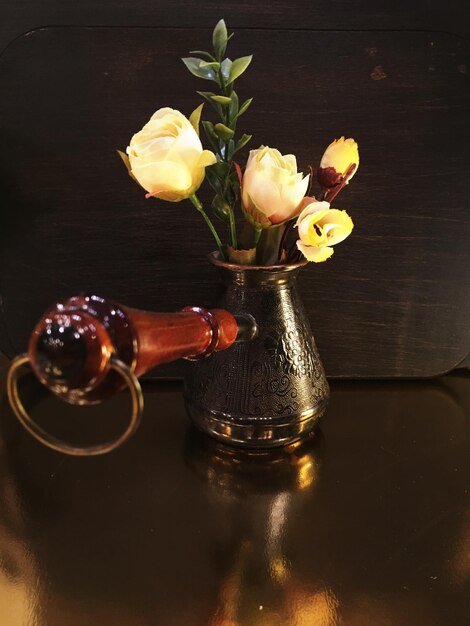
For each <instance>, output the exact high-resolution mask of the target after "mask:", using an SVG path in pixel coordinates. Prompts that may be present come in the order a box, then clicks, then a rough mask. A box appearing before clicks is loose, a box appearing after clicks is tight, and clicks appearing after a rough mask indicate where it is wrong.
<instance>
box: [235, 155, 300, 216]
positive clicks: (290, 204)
mask: <svg viewBox="0 0 470 626" xmlns="http://www.w3.org/2000/svg"><path fill="white" fill-rule="evenodd" d="M308 182H309V176H305V178H304V176H303V174H302V173H301V172H297V161H296V159H295V156H294V155H293V154H286V155H282V154H281V153H280V152H279V150H275V149H274V148H268V147H267V146H266V147H265V146H261V147H260V148H258V150H251V151H250V156H249V157H248V163H247V165H246V169H245V174H244V176H243V181H242V204H243V210H244V213H245V215H246V218H247V219H248V221H249V222H251V223H252V224H253V225H254V226H257V227H261V228H269V227H270V226H273V225H275V224H281V223H282V222H285V221H287V220H290V219H292V218H293V217H296V216H297V215H298V214H299V212H300V208H299V206H300V203H301V202H302V199H303V197H304V196H305V194H306V193H307V188H308Z"/></svg>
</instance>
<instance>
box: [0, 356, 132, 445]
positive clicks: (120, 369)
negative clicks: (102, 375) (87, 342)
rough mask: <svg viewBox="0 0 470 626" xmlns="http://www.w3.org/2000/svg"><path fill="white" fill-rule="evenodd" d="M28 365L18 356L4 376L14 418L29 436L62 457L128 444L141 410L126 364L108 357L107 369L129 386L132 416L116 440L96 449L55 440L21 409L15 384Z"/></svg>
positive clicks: (24, 359) (25, 360) (130, 373)
mask: <svg viewBox="0 0 470 626" xmlns="http://www.w3.org/2000/svg"><path fill="white" fill-rule="evenodd" d="M27 363H29V357H28V355H27V354H20V355H19V356H17V357H16V358H15V359H14V360H13V361H12V363H11V365H10V369H9V371H8V376H7V394H8V399H9V401H10V405H11V407H12V408H13V411H14V413H15V415H16V417H17V418H18V420H19V421H20V422H21V424H22V425H23V426H24V427H25V428H26V430H27V431H28V432H29V433H31V435H33V437H35V438H36V439H37V440H38V441H40V442H41V443H43V444H44V445H45V446H48V447H49V448H52V449H53V450H57V451H58V452H63V453H64V454H69V455H72V456H97V455H99V454H106V453H107V452H111V450H114V449H115V448H117V447H119V446H120V445H122V444H123V443H124V442H125V441H127V440H128V439H129V437H131V436H132V435H133V434H134V432H135V431H136V429H137V426H138V425H139V422H140V418H141V417H142V412H143V408H144V398H143V395H142V389H141V386H140V383H139V381H138V379H137V377H136V375H135V374H134V373H133V372H132V370H131V369H130V368H129V367H128V366H127V365H126V364H125V363H123V362H122V361H120V360H119V359H116V358H114V357H111V359H110V361H109V366H110V367H111V368H112V369H113V370H115V371H116V372H117V373H118V374H120V375H121V376H122V378H123V379H124V380H125V382H126V383H127V385H128V387H129V391H130V394H131V398H132V415H131V419H130V422H129V424H128V426H127V428H126V430H125V431H124V432H123V433H122V435H120V436H119V437H118V438H117V439H114V440H112V441H107V442H105V443H102V444H99V445H96V446H88V447H77V446H74V445H72V444H69V443H67V442H65V441H61V440H60V439H57V438H56V437H54V436H53V435H51V434H49V433H48V432H47V431H46V430H44V429H43V428H41V426H39V425H38V424H36V422H35V421H34V420H33V419H32V418H31V417H30V415H29V414H28V412H27V411H26V409H25V408H24V406H23V403H22V402H21V398H20V395H19V393H18V385H17V382H18V372H19V369H20V367H22V366H23V365H26V364H27Z"/></svg>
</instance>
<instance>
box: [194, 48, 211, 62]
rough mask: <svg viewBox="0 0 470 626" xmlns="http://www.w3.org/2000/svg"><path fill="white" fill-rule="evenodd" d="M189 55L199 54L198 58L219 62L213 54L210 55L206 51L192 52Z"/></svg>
mask: <svg viewBox="0 0 470 626" xmlns="http://www.w3.org/2000/svg"><path fill="white" fill-rule="evenodd" d="M189 54H197V55H198V57H206V58H208V59H209V60H210V61H217V59H214V57H213V56H212V54H210V53H209V52H205V50H190V51H189Z"/></svg>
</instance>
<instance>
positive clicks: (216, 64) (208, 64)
mask: <svg viewBox="0 0 470 626" xmlns="http://www.w3.org/2000/svg"><path fill="white" fill-rule="evenodd" d="M199 67H202V68H204V67H212V68H213V69H214V71H216V72H218V71H219V69H220V63H219V62H218V61H201V64H200V66H199Z"/></svg>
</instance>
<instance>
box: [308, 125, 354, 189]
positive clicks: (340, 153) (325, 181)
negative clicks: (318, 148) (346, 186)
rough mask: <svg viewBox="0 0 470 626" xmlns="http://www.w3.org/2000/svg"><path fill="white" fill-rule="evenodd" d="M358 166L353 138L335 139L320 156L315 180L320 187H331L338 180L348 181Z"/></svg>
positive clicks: (336, 183) (334, 185)
mask: <svg viewBox="0 0 470 626" xmlns="http://www.w3.org/2000/svg"><path fill="white" fill-rule="evenodd" d="M358 167H359V150H358V147H357V143H356V142H355V141H354V139H345V138H344V137H341V138H340V139H335V140H334V141H333V142H332V143H330V145H329V146H328V148H327V149H326V150H325V153H324V154H323V156H322V159H321V161H320V167H319V168H318V171H317V180H318V182H319V183H320V186H321V187H322V189H331V188H332V187H336V185H338V184H339V183H340V182H342V181H343V179H344V183H348V182H349V181H350V180H351V178H352V177H353V176H354V174H355V173H356V171H357V168H358Z"/></svg>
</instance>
